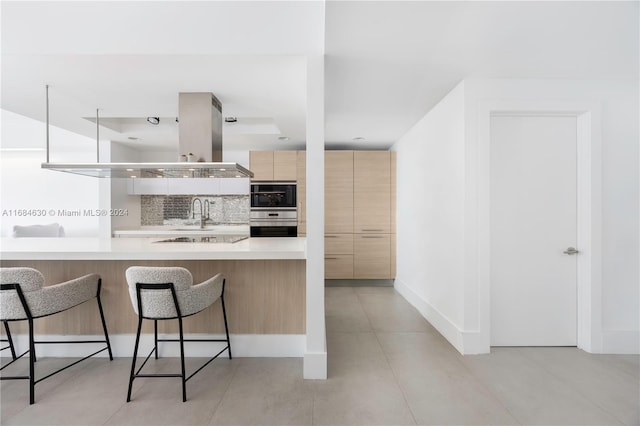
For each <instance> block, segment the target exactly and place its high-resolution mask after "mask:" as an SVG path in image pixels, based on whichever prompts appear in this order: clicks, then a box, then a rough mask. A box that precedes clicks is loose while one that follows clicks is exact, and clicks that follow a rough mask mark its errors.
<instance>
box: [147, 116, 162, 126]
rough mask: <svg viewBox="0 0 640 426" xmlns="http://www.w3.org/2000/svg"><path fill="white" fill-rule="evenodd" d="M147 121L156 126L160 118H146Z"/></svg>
mask: <svg viewBox="0 0 640 426" xmlns="http://www.w3.org/2000/svg"><path fill="white" fill-rule="evenodd" d="M147 121H148V122H149V123H151V124H153V125H154V126H157V125H158V124H160V117H147Z"/></svg>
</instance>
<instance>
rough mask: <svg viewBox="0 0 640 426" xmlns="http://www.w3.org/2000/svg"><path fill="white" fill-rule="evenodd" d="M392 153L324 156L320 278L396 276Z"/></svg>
mask: <svg viewBox="0 0 640 426" xmlns="http://www.w3.org/2000/svg"><path fill="white" fill-rule="evenodd" d="M394 162H395V154H392V153H390V152H387V151H327V152H325V278H326V279H352V278H355V279H390V278H393V277H394V276H395V235H393V234H394V232H395V212H394V209H395V188H393V186H394V185H395V164H394Z"/></svg>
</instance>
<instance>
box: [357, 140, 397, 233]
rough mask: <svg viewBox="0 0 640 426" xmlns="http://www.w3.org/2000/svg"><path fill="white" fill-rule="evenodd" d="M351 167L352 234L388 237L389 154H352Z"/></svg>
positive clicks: (389, 227)
mask: <svg viewBox="0 0 640 426" xmlns="http://www.w3.org/2000/svg"><path fill="white" fill-rule="evenodd" d="M353 164H354V167H353V181H354V183H353V186H354V189H353V195H354V197H353V198H354V203H353V204H354V216H353V220H354V228H355V230H354V232H356V233H370V232H373V233H382V234H390V233H391V155H390V153H389V152H387V151H356V152H355V153H354V156H353Z"/></svg>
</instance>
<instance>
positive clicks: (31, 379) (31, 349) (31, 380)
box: [28, 314, 36, 405]
mask: <svg viewBox="0 0 640 426" xmlns="http://www.w3.org/2000/svg"><path fill="white" fill-rule="evenodd" d="M28 321H29V405H33V403H34V402H35V393H36V390H35V387H36V381H35V377H36V376H35V368H34V365H33V364H34V363H35V362H36V344H35V342H34V340H33V318H31V315H30V314H29V319H28Z"/></svg>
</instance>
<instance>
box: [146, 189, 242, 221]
mask: <svg viewBox="0 0 640 426" xmlns="http://www.w3.org/2000/svg"><path fill="white" fill-rule="evenodd" d="M140 197H141V225H142V226H154V225H199V224H200V203H199V202H197V201H196V202H195V214H193V212H192V211H191V206H192V205H193V204H194V199H196V198H198V199H199V200H200V202H201V203H202V210H203V212H204V213H205V216H206V204H207V203H206V201H208V202H209V203H208V205H209V220H208V221H207V224H209V225H213V224H228V225H240V224H248V223H249V195H141V196H140Z"/></svg>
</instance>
